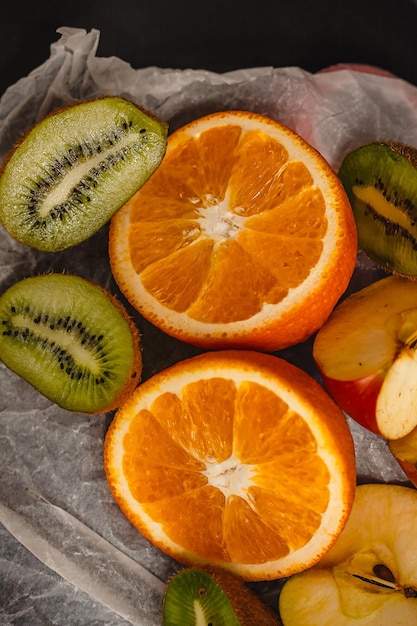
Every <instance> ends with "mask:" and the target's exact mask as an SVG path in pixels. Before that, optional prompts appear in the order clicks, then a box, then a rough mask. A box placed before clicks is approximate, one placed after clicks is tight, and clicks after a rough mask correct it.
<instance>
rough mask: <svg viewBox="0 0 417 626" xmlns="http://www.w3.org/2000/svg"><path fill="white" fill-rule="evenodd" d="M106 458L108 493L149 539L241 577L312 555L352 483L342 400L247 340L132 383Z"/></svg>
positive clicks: (282, 571) (265, 574) (284, 568)
mask: <svg viewBox="0 0 417 626" xmlns="http://www.w3.org/2000/svg"><path fill="white" fill-rule="evenodd" d="M104 459H105V461H104V463H105V470H106V475H107V480H108V484H109V486H110V489H111V492H112V494H113V496H114V498H115V500H116V501H117V502H118V504H119V506H120V508H121V510H122V511H123V513H124V514H125V515H126V516H127V518H128V519H129V520H130V521H131V522H132V524H133V525H134V526H135V527H136V528H137V529H138V530H139V531H140V532H141V533H142V534H143V535H144V536H145V537H146V538H147V539H149V540H150V541H151V542H152V543H153V544H155V545H156V546H157V547H159V548H160V549H161V550H163V551H164V552H166V553H167V554H169V555H171V556H172V557H174V558H175V559H177V560H178V561H180V562H182V563H186V564H204V563H210V564H212V565H216V566H219V567H223V568H226V569H228V570H230V571H232V572H234V573H235V574H238V575H240V576H241V577H243V578H244V579H246V580H268V579H274V578H279V577H283V576H288V575H290V574H292V573H294V572H298V571H301V570H303V569H305V568H307V567H309V566H311V565H312V564H313V563H315V562H317V561H318V560H319V558H321V556H323V554H324V553H325V552H326V551H327V550H328V549H329V548H330V546H332V545H333V543H334V542H335V541H336V538H337V537H338V535H339V534H340V532H341V530H342V528H343V527H344V524H345V522H346V520H347V518H348V515H349V512H350V508H351V505H352V502H353V497H354V493H355V481H356V472H355V455H354V447H353V440H352V437H351V434H350V431H349V428H348V426H347V423H346V420H345V417H344V415H343V413H342V412H341V410H340V409H339V408H338V407H337V406H336V404H335V403H334V402H333V401H332V400H331V399H330V397H329V396H328V394H326V392H325V391H324V390H323V388H322V387H321V386H320V385H319V384H318V383H317V382H316V381H315V380H314V379H313V378H311V377H310V376H309V375H308V374H306V373H305V372H303V371H302V370H300V369H299V368H297V367H295V366H294V365H291V364H289V363H288V362H287V361H284V360H282V359H280V358H278V357H275V356H272V355H265V354H261V353H256V352H251V351H245V350H240V351H227V350H226V351H219V352H208V353H204V354H202V355H199V356H197V357H193V358H191V359H188V360H185V361H182V362H180V363H178V364H176V365H174V366H172V367H170V368H168V369H166V370H165V371H163V372H160V373H159V374H156V375H155V376H153V377H152V378H150V379H149V380H147V381H146V382H144V383H143V384H142V385H140V386H139V387H138V388H137V389H136V391H135V392H134V394H133V395H132V397H131V398H130V400H128V401H127V403H126V404H125V405H124V406H123V407H122V408H121V409H120V410H119V411H118V412H117V414H116V416H115V418H114V420H113V422H112V424H111V426H110V428H109V430H108V433H107V436H106V439H105V446H104Z"/></svg>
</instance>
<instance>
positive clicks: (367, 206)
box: [338, 141, 417, 278]
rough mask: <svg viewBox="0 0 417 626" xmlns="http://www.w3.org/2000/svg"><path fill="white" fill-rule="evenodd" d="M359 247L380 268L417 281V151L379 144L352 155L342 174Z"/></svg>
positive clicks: (348, 157)
mask: <svg viewBox="0 0 417 626" xmlns="http://www.w3.org/2000/svg"><path fill="white" fill-rule="evenodd" d="M338 175H339V178H340V179H341V181H342V184H343V186H344V188H345V190H346V192H347V195H348V197H349V200H350V203H351V206H352V210H353V213H354V217H355V221H356V226H357V231H358V244H359V247H360V248H362V250H363V251H364V252H365V253H366V254H367V255H368V256H369V257H370V258H371V259H372V260H373V261H375V262H376V263H377V264H378V265H379V266H380V267H381V268H383V269H384V270H385V271H387V272H390V273H395V274H399V275H402V276H405V277H408V278H416V277H417V150H415V149H414V148H411V147H410V146H406V145H404V144H401V143H398V142H394V141H379V142H373V143H370V144H367V145H365V146H361V147H360V148H357V149H356V150H353V151H352V152H350V153H349V154H347V155H346V156H345V158H344V160H343V162H342V164H341V166H340V169H339V172H338Z"/></svg>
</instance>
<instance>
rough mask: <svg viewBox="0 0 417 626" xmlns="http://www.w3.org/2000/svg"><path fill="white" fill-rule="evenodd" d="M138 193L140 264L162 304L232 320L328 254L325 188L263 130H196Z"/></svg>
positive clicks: (277, 296) (134, 227)
mask: <svg viewBox="0 0 417 626" xmlns="http://www.w3.org/2000/svg"><path fill="white" fill-rule="evenodd" d="M212 155H215V158H213V156H212ZM137 198H138V200H137V202H136V204H134V205H133V206H132V213H131V226H130V231H129V247H130V251H131V260H132V264H133V266H134V268H135V271H136V272H137V273H138V274H140V275H141V280H142V283H143V285H144V287H145V289H146V290H147V291H148V292H149V293H151V294H152V295H153V296H154V297H155V298H156V299H157V300H159V301H160V302H161V303H162V304H163V305H164V306H166V307H168V308H170V309H172V310H175V311H178V312H185V313H187V314H188V315H189V316H190V317H191V318H193V319H195V320H198V321H202V322H206V323H228V322H235V321H239V320H243V319H248V318H250V317H252V316H253V315H255V314H256V313H258V312H260V311H261V310H262V308H263V307H264V305H265V304H277V303H279V302H281V301H282V300H283V298H285V296H286V295H287V293H288V290H289V289H290V288H293V287H296V286H297V285H299V284H300V283H302V282H303V281H304V280H305V279H306V277H307V276H308V274H309V272H310V271H311V268H313V267H314V266H315V265H316V264H317V261H318V259H319V258H320V256H321V254H322V249H323V244H322V239H323V237H324V236H325V233H326V229H327V221H326V216H325V202H324V199H323V195H322V193H321V191H320V190H319V189H318V188H317V187H316V186H315V185H314V184H313V180H312V177H311V174H310V173H309V171H308V169H307V167H306V166H305V165H304V164H303V163H302V162H300V161H296V160H291V159H290V158H289V155H288V153H287V150H286V149H285V147H284V146H283V145H282V144H281V143H280V142H279V141H277V140H275V139H274V138H272V137H270V136H268V135H267V134H266V133H264V132H262V131H260V130H243V129H242V128H241V127H240V126H239V125H237V124H236V125H233V124H229V125H225V126H219V127H215V128H212V129H209V130H206V131H204V132H201V133H200V134H199V135H197V136H194V137H191V136H190V137H189V138H188V139H186V140H184V141H183V142H181V143H180V144H179V145H178V146H177V147H175V148H173V149H172V150H171V151H169V152H168V153H167V155H166V157H165V159H164V161H163V163H162V165H161V166H160V168H159V169H158V170H157V171H156V172H155V173H154V175H153V176H152V177H151V179H150V180H149V181H148V182H147V184H146V185H145V186H144V187H143V188H142V189H141V191H140V192H139V194H138V195H137ZM184 268H190V271H189V272H187V271H184ZM190 277H191V279H190ZM219 293H221V298H219Z"/></svg>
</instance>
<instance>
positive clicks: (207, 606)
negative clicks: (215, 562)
mask: <svg viewBox="0 0 417 626" xmlns="http://www.w3.org/2000/svg"><path fill="white" fill-rule="evenodd" d="M200 624H201V626H203V625H204V626H274V625H275V626H277V625H279V624H281V622H280V620H279V618H278V615H275V614H274V613H273V611H272V609H270V608H269V607H267V606H266V605H264V604H263V603H262V602H261V600H260V599H259V598H258V597H257V596H255V594H254V593H253V592H252V591H250V589H249V588H248V587H247V586H246V585H245V584H244V582H243V581H241V580H240V579H239V578H237V577H236V576H234V575H233V574H231V573H230V572H226V571H223V570H220V569H218V568H214V567H213V568H209V567H208V566H207V567H204V568H202V569H197V568H187V569H184V570H182V571H180V572H179V573H178V574H175V576H173V577H172V578H171V580H170V581H169V583H168V587H167V591H166V594H165V599H164V607H163V626H197V625H200Z"/></svg>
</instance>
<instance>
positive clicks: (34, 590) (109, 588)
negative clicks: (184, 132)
mask: <svg viewBox="0 0 417 626" xmlns="http://www.w3.org/2000/svg"><path fill="white" fill-rule="evenodd" d="M58 33H59V38H58V39H57V41H56V42H55V43H53V44H52V45H51V48H50V57H49V58H48V59H47V60H46V61H45V63H43V64H42V65H41V66H39V67H38V68H36V69H35V70H34V71H32V72H31V73H30V74H29V75H28V76H27V77H25V78H22V79H21V80H19V81H18V82H17V83H16V84H14V85H12V86H11V87H9V89H8V90H7V91H6V92H5V93H4V95H3V97H2V99H1V100H0V159H1V160H2V159H3V158H4V157H5V155H6V154H7V152H8V150H9V149H10V148H11V146H12V145H13V143H14V142H15V141H16V140H17V139H18V138H19V136H20V135H21V134H22V133H23V132H24V131H25V130H26V129H27V128H28V127H29V126H30V125H32V124H33V123H34V122H36V121H37V120H39V119H41V118H42V117H43V116H44V115H46V114H47V113H49V112H50V111H51V110H53V109H55V108H57V107H60V106H62V105H66V104H69V103H72V102H76V101H78V100H80V99H85V98H92V97H99V96H102V95H119V96H123V97H125V98H128V99H131V100H133V101H135V102H136V103H138V104H139V105H141V106H143V107H144V108H146V109H147V110H149V111H152V112H153V113H154V114H155V115H157V116H158V117H160V118H161V119H164V120H165V121H166V122H168V124H169V128H170V131H173V130H175V129H176V128H178V127H180V126H182V125H183V124H185V123H187V122H189V121H191V120H192V119H195V118H197V117H200V116H202V115H205V114H207V113H210V112H213V111H218V110H233V109H234V110H236V109H246V110H252V111H256V112H258V113H262V114H265V115H268V116H270V117H272V118H275V119H277V120H279V121H280V122H282V123H283V124H285V125H287V126H289V127H291V128H293V129H294V130H295V131H297V132H298V133H299V134H300V135H301V136H303V137H304V138H305V139H306V140H307V141H308V142H309V143H311V144H312V145H313V146H315V147H316V148H317V149H318V150H319V151H320V152H321V153H322V155H323V156H324V157H325V158H326V159H327V161H328V162H329V163H330V165H331V166H332V167H333V168H335V169H337V167H338V166H339V165H340V162H341V159H342V158H343V156H344V154H346V153H347V152H348V151H349V150H352V149H354V148H355V147H358V146H359V145H361V144H364V143H366V142H368V141H372V140H375V139H382V138H387V139H388V138H389V139H395V140H397V141H403V142H405V143H408V144H410V145H414V146H416V147H417V112H416V111H417V108H416V103H417V88H416V87H414V86H413V85H410V84H409V83H407V82H405V81H403V80H402V79H400V78H396V77H392V78H391V77H386V76H377V75H369V74H363V73H361V72H357V71H350V70H340V71H337V72H328V73H326V72H324V73H317V74H311V73H309V72H306V71H304V70H303V69H300V68H298V67H286V68H273V67H260V68H251V69H242V70H236V71H232V72H228V73H224V74H217V73H213V72H209V71H205V70H203V69H201V70H200V69H187V70H176V69H165V68H158V67H147V68H141V69H133V68H132V67H131V65H129V64H128V63H126V62H125V61H123V60H122V59H119V58H117V57H110V58H100V57H99V56H97V47H98V43H99V36H100V33H99V31H97V30H94V29H93V30H91V31H90V32H87V31H85V30H84V29H78V28H68V27H63V28H61V29H59V30H58ZM107 235H108V230H107V228H106V227H104V228H102V229H101V230H100V231H99V232H98V233H97V234H96V235H94V236H93V237H92V238H91V239H90V240H88V241H87V242H85V243H83V244H81V245H79V246H76V248H74V249H70V250H67V251H63V252H58V253H54V254H51V253H49V254H48V253H42V252H38V251H36V250H31V249H28V248H26V247H24V246H22V245H20V244H19V243H17V242H15V241H14V240H12V238H11V237H10V236H9V235H8V234H7V233H6V232H5V231H3V230H0V241H1V244H0V281H1V291H2V292H3V291H4V290H5V289H6V288H7V287H8V286H10V285H11V284H12V283H14V282H16V281H18V280H20V279H22V278H24V277H26V276H29V275H32V274H36V273H41V272H49V271H52V270H53V271H63V270H65V271H67V272H73V273H76V274H78V275H81V276H84V277H85V278H90V279H92V280H95V281H96V282H98V283H99V284H102V285H103V286H104V287H107V288H108V289H110V290H111V291H112V292H113V293H117V287H116V285H115V283H114V281H113V278H112V276H111V272H110V268H109V263H108V256H107ZM379 275H380V273H379V272H378V270H377V269H376V268H375V267H373V266H372V264H370V262H369V261H368V260H367V259H366V258H365V257H364V256H363V255H361V253H359V255H358V263H357V268H356V271H355V273H354V275H353V277H352V281H351V285H350V286H349V290H350V291H355V290H357V289H359V288H360V287H362V286H365V285H366V284H369V283H370V282H372V281H373V280H375V279H376V278H378V277H379ZM132 314H133V315H135V314H134V313H133V312H132ZM135 319H136V321H137V324H138V326H139V328H140V332H141V334H142V343H143V359H144V373H143V375H144V378H147V377H149V376H151V375H152V374H154V373H156V372H157V371H160V370H161V369H163V368H165V367H167V366H168V365H171V364H173V363H175V362H177V361H179V360H180V359H182V358H186V357H188V356H192V355H193V354H196V353H198V350H197V349H196V348H193V347H192V346H187V345H184V344H182V343H181V342H178V341H176V340H174V339H172V338H170V337H168V336H166V335H164V334H163V333H162V332H160V331H158V330H157V329H156V328H154V327H153V326H152V325H150V324H149V323H147V322H146V321H145V320H143V319H142V318H140V316H138V315H137V314H136V317H135ZM282 356H284V357H285V358H288V359H289V360H291V361H293V362H294V363H295V364H296V365H300V366H301V367H303V368H304V369H306V370H307V371H309V372H310V373H311V374H313V375H315V372H314V364H313V363H312V358H311V342H309V341H307V342H306V343H305V344H303V345H300V346H295V347H294V348H292V349H288V350H286V351H284V352H283V353H282ZM0 377H1V382H2V393H1V397H0V411H1V412H0V419H1V427H0V432H1V435H0V437H1V454H0V464H1V469H0V485H1V487H0V495H1V499H0V521H2V524H3V526H0V534H1V541H2V550H1V559H2V573H1V576H0V584H1V593H0V596H1V600H0V623H1V624H14V625H17V624H22V625H26V624H27V625H29V624H30V625H31V626H37V625H38V624H39V625H42V626H44V625H45V624H58V625H61V624H62V625H65V626H73V625H78V624H80V625H81V624H82V625H85V624H89V625H90V624H91V625H92V624H97V625H98V624H107V625H111V626H124V625H126V624H140V625H143V626H148V625H149V626H151V625H152V626H155V624H159V623H161V622H162V602H163V596H164V592H165V588H166V583H167V580H168V579H169V577H170V576H171V575H172V574H173V573H175V572H176V571H178V570H179V569H180V567H181V566H180V565H179V564H178V563H176V562H175V561H174V560H172V559H170V558H168V557H167V556H165V555H163V554H162V553H161V552H160V551H159V550H158V549H156V548H155V547H153V546H152V545H150V544H149V543H148V542H147V541H146V540H145V539H144V538H143V537H142V536H141V535H140V534H139V533H138V532H137V531H136V530H135V529H134V528H133V527H132V526H131V525H130V523H129V522H128V521H127V520H126V519H125V517H124V516H123V515H122V513H121V512H120V510H119V508H118V506H117V505H116V503H115V502H114V501H113V499H112V497H111V495H110V493H109V490H108V488H107V483H106V480H105V476H104V470H103V466H102V444H103V439H104V435H105V432H106V429H107V427H108V425H109V423H110V420H111V417H112V416H111V415H109V414H107V415H104V416H98V417H97V416H96V417H94V416H93V417H90V416H85V415H79V414H74V415H73V414H68V413H67V412H66V411H64V410H61V409H59V408H57V407H56V406H54V405H51V403H50V402H49V401H47V400H46V399H45V398H43V397H41V396H40V395H39V394H38V393H37V392H36V391H35V390H33V389H32V388H31V387H30V386H29V385H27V384H26V383H25V382H24V381H22V380H20V379H18V378H17V377H16V376H15V375H14V374H12V373H11V372H10V371H8V370H7V369H6V368H5V367H4V366H3V365H2V364H0ZM348 420H349V425H350V427H351V431H352V435H353V438H354V441H355V446H356V452H357V470H358V482H367V481H368V482H395V483H399V484H407V481H406V477H405V476H404V474H403V473H402V471H401V470H400V469H399V466H398V465H397V463H396V462H395V461H394V460H393V458H392V457H391V455H390V453H389V451H388V450H387V447H386V445H385V443H384V442H383V441H382V440H381V439H380V438H378V437H376V436H374V435H372V434H371V433H368V432H365V431H364V429H362V428H361V427H360V426H358V425H356V424H354V423H353V422H352V421H351V420H350V419H349V418H348ZM251 586H252V587H253V589H254V590H255V591H256V592H257V593H259V595H260V596H261V597H262V598H263V599H264V600H265V601H266V602H267V603H268V604H271V605H272V606H274V607H275V608H276V607H277V597H278V593H279V588H280V582H279V581H272V582H269V583H253V584H252V585H251ZM2 620H3V621H2Z"/></svg>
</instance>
